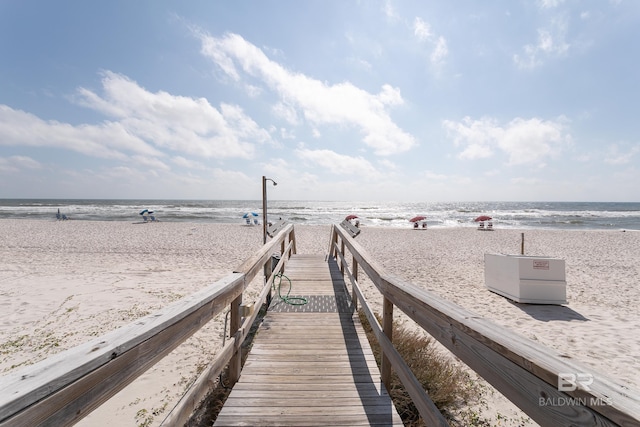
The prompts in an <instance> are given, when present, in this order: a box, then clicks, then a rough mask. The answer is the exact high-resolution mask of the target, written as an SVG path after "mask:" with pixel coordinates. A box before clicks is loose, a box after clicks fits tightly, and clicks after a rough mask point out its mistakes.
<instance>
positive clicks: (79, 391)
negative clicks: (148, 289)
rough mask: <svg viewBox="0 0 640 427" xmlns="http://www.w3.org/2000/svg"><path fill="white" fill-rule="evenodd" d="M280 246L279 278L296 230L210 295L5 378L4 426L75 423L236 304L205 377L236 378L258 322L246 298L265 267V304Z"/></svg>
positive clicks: (193, 401) (181, 415) (0, 412)
mask: <svg viewBox="0 0 640 427" xmlns="http://www.w3.org/2000/svg"><path fill="white" fill-rule="evenodd" d="M279 245H281V247H282V250H283V252H282V256H281V260H280V262H279V263H278V266H277V267H276V269H275V271H276V272H277V271H279V269H281V268H283V266H284V263H285V262H286V261H285V258H288V257H289V256H290V255H291V254H292V253H295V233H294V229H293V225H288V226H286V227H284V228H283V229H282V230H281V231H280V232H279V233H278V234H277V235H276V236H275V237H274V238H273V239H272V240H271V241H269V242H267V244H265V245H264V246H262V248H260V250H259V251H258V252H257V253H256V254H255V255H254V256H252V257H250V258H249V259H248V260H247V261H245V262H243V263H242V264H241V266H240V267H239V268H238V269H236V271H235V272H233V273H231V274H229V275H227V276H226V277H224V278H222V279H220V280H218V281H217V282H215V283H213V284H212V285H210V286H208V287H206V288H205V289H202V290H201V291H199V292H196V293H194V294H192V295H190V296H187V297H185V298H183V299H181V300H179V301H177V302H175V303H173V304H171V305H169V306H167V307H165V308H163V309H161V310H159V311H157V312H155V313H153V314H151V315H148V316H145V317H142V318H140V319H137V320H135V321H134V322H132V323H130V324H128V325H126V326H124V327H122V328H120V329H117V330H115V331H112V332H109V333H107V334H105V335H103V336H101V337H99V338H96V339H94V340H92V341H89V342H87V343H84V344H81V345H79V346H76V347H73V348H71V349H69V350H66V351H63V352H61V353H58V354H56V355H54V356H52V357H50V358H47V359H45V360H43V361H41V362H38V363H36V364H34V365H31V366H28V367H25V368H23V369H21V370H19V371H16V372H11V373H9V374H7V375H6V376H3V377H2V384H1V385H0V426H9V425H11V426H34V425H55V426H65V425H73V424H75V423H76V422H78V421H79V420H80V419H82V418H83V417H85V416H86V415H87V414H89V413H90V412H91V411H93V410H94V409H96V408H97V407H98V406H100V405H101V404H102V403H104V402H105V401H107V400H108V399H109V398H110V397H112V396H113V395H115V394H116V393H117V392H118V391H120V390H122V389H123V388H124V387H125V386H126V385H128V384H129V383H131V382H132V381H133V380H134V379H135V378H137V377H138V376H140V375H141V374H143V373H144V372H145V371H146V370H148V369H149V368H150V367H151V366H153V365H154V364H155V363H157V362H158V361H159V360H160V359H162V358H163V357H164V356H166V355H167V354H168V353H169V352H171V351H172V350H173V349H174V348H176V347H177V346H178V345H180V344H181V343H182V342H184V341H185V340H186V339H187V338H189V337H190V336H191V335H193V334H194V333H195V332H197V331H198V330H199V329H200V328H201V327H202V326H204V325H205V324H206V323H207V322H208V321H209V320H211V319H212V318H213V317H215V316H216V315H218V314H220V313H222V312H223V311H224V309H225V307H227V306H229V305H230V306H231V325H232V326H231V331H230V335H231V339H230V340H229V341H228V343H227V344H226V345H225V346H224V348H223V349H222V351H221V352H220V353H219V354H218V355H217V357H216V359H215V360H214V361H213V362H212V363H211V364H210V365H209V366H208V368H207V369H206V370H205V374H206V375H205V377H206V379H205V380H204V382H205V383H206V382H207V381H208V380H210V379H211V378H215V377H217V376H218V375H219V374H220V372H222V369H224V367H225V366H226V365H227V364H229V366H230V371H231V370H232V367H233V365H234V364H235V365H236V366H238V367H239V362H240V357H241V352H240V351H239V350H240V346H241V344H242V342H243V341H244V339H245V338H246V336H247V335H248V332H249V328H250V326H251V324H252V323H253V321H254V320H255V319H256V316H257V315H258V310H255V311H254V313H253V314H252V315H250V316H248V317H247V318H245V319H244V321H242V319H241V317H240V313H239V309H238V308H239V305H240V303H241V302H242V295H243V292H244V290H245V289H246V288H247V287H248V285H249V283H250V282H251V281H252V280H253V278H254V277H255V276H256V275H257V274H258V272H259V271H260V270H261V269H263V268H264V270H265V273H268V274H267V280H265V286H264V288H263V291H262V293H261V295H260V297H259V298H258V300H257V301H256V302H255V304H256V306H260V305H262V303H263V302H264V300H265V299H266V298H267V295H268V294H269V293H270V288H271V283H272V281H273V273H272V272H271V265H270V264H269V263H270V261H271V258H270V254H271V253H272V252H274V251H275V249H276V248H278V247H279ZM285 245H286V249H285ZM285 251H286V252H285ZM201 378H202V377H201ZM232 380H233V376H232ZM199 381H200V386H199V387H192V388H191V389H190V391H191V394H190V396H188V397H186V398H183V399H182V401H181V404H179V405H178V406H177V407H176V408H175V409H174V411H172V414H170V417H168V418H167V420H165V423H164V425H180V424H184V420H186V417H188V416H189V414H190V413H191V412H192V410H193V409H194V408H195V405H197V403H198V402H199V401H200V399H201V397H202V394H203V392H205V391H206V387H202V383H203V380H199Z"/></svg>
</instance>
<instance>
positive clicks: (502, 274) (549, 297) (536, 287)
mask: <svg viewBox="0 0 640 427" xmlns="http://www.w3.org/2000/svg"><path fill="white" fill-rule="evenodd" d="M484 282H485V286H486V287H487V288H488V289H489V290H490V291H492V292H495V293H497V294H500V295H502V296H505V297H507V298H509V299H511V300H513V301H516V302H521V303H529V304H566V302H567V282H566V280H565V271H564V260H562V259H558V258H549V257H541V256H526V255H500V254H484Z"/></svg>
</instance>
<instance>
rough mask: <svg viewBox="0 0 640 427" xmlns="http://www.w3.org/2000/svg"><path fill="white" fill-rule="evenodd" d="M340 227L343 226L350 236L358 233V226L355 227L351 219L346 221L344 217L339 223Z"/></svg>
mask: <svg viewBox="0 0 640 427" xmlns="http://www.w3.org/2000/svg"><path fill="white" fill-rule="evenodd" d="M340 225H341V226H342V228H344V229H345V230H346V231H347V233H349V234H350V235H351V237H353V238H355V237H356V236H357V235H358V234H360V228H358V227H356V226H355V225H353V224H352V223H351V221H347V220H346V219H345V220H344V221H342V222H341V223H340Z"/></svg>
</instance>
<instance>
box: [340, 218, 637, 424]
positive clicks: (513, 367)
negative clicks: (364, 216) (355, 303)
mask: <svg viewBox="0 0 640 427" xmlns="http://www.w3.org/2000/svg"><path fill="white" fill-rule="evenodd" d="M338 241H340V242H338ZM345 246H346V248H348V250H349V252H350V253H351V255H352V257H353V263H354V264H356V263H357V264H356V265H358V266H359V267H360V268H361V269H362V270H363V271H364V272H365V273H366V274H367V276H368V277H369V278H370V279H371V281H372V282H373V284H374V285H375V286H376V288H377V289H378V291H379V292H380V293H381V294H382V296H383V308H384V310H383V311H384V313H383V325H384V326H383V331H384V335H382V334H381V333H380V332H378V333H376V336H377V337H378V339H379V340H380V343H381V348H382V350H383V366H382V369H381V371H382V377H383V381H384V382H385V384H386V385H387V386H388V383H389V374H388V373H387V372H385V361H386V363H387V364H390V366H392V367H393V368H394V369H395V370H396V372H398V373H399V376H400V373H401V372H404V371H405V370H406V365H405V364H404V363H398V361H397V360H396V357H395V355H394V354H392V352H390V351H389V348H388V345H387V343H386V340H385V339H384V338H382V337H386V338H392V337H391V331H390V325H391V322H392V313H393V306H395V307H398V308H399V309H400V310H402V311H403V312H404V313H405V314H406V315H407V316H409V317H410V318H411V319H413V320H414V321H415V322H416V323H417V324H418V325H419V326H420V327H422V328H423V329H424V330H425V331H427V332H428V333H429V334H430V335H431V336H433V337H434V338H435V339H437V340H438V341H439V342H440V343H442V344H443V345H444V346H445V347H446V348H447V349H448V350H449V351H451V352H452V353H453V354H454V355H456V356H457V357H458V358H459V359H460V360H462V361H463V362H464V363H466V364H467V365H468V366H469V367H470V368H472V369H473V370H474V371H476V372H477V373H478V374H479V375H480V376H482V377H483V378H484V379H485V380H487V381H488V382H489V383H490V384H492V385H493V386H494V387H495V388H496V389H497V390H498V391H500V392H501V393H502V394H503V395H505V396H506V397H507V398H508V399H510V400H511V401H512V402H513V403H515V404H516V405H517V406H518V407H519V408H520V409H522V410H523V411H524V412H525V413H527V414H528V415H529V416H530V417H531V418H532V419H533V420H534V421H536V422H537V423H539V424H540V425H543V426H559V425H584V426H586V425H593V426H614V425H623V426H624V425H638V423H639V422H640V393H638V392H637V391H633V392H632V391H630V390H629V389H628V388H626V387H624V388H623V387H622V386H620V385H619V384H617V383H615V382H614V381H613V380H611V379H609V378H607V377H606V376H604V375H601V374H599V373H597V374H596V373H594V372H593V370H592V369H587V368H585V367H582V366H581V365H579V364H578V363H575V362H571V361H569V360H566V359H565V358H563V357H562V356H561V355H560V354H559V353H558V352H556V351H554V350H552V349H549V348H546V347H544V346H542V345H541V344H539V343H536V342H534V341H532V340H529V339H527V338H524V337H522V336H520V335H518V334H516V333H514V332H512V331H510V330H509V329H507V328H505V327H502V326H499V325H496V324H493V323H491V322H490V321H488V320H486V319H482V318H480V317H478V316H477V315H475V314H474V313H472V312H470V311H467V310H465V309H463V308H462V307H459V306H457V305H455V304H453V303H451V302H448V301H446V300H444V299H442V298H441V297H439V296H438V295H436V294H434V293H432V292H429V291H427V290H424V289H421V288H419V287H417V286H415V285H413V284H412V283H409V282H406V281H404V280H403V279H400V278H398V277H395V276H392V275H389V274H387V272H386V271H385V270H384V269H383V268H382V267H381V266H380V265H378V264H377V263H375V262H374V261H373V260H372V258H371V256H370V255H369V254H368V253H367V252H366V250H365V249H364V248H363V247H362V246H361V245H360V244H358V243H357V242H356V241H355V240H354V239H353V238H351V236H349V235H348V233H346V232H345V231H344V230H342V229H341V227H338V226H333V227H332V230H331V241H330V245H329V247H330V249H329V256H330V257H333V256H335V257H336V259H339V261H340V263H341V270H343V271H344V270H348V265H346V260H345V256H344V255H345V250H344V248H345ZM354 275H355V274H354V273H352V272H351V271H349V272H348V276H349V277H350V278H352V277H353V276H354ZM351 283H352V286H353V284H354V283H356V286H354V287H353V293H354V294H355V295H356V296H357V298H358V300H359V302H360V303H362V304H363V306H364V305H365V304H366V300H365V299H364V296H363V295H362V293H361V291H360V289H359V287H358V286H357V282H354V281H353V280H352V281H351ZM369 310H370V309H369ZM367 317H368V318H370V317H373V316H372V314H367ZM374 319H375V318H374ZM369 320H370V322H371V319H369ZM375 324H376V325H377V321H376V323H375ZM372 325H373V324H372ZM374 329H375V328H374ZM377 329H378V330H379V329H380V326H379V325H377ZM381 338H382V339H381ZM390 342H392V339H390ZM587 372H588V373H589V375H592V377H590V379H592V380H593V382H592V383H590V384H589V385H588V387H585V386H584V385H582V384H580V383H577V384H575V385H576V386H575V387H564V388H563V390H559V389H560V387H559V386H558V384H559V378H560V375H561V374H563V373H573V374H577V375H579V374H581V373H587ZM401 380H402V378H401ZM402 381H403V383H404V380H402ZM404 385H405V387H406V388H407V390H408V391H409V392H410V393H412V388H413V387H412V385H411V384H404ZM567 388H574V390H566V389H567ZM414 391H415V390H414ZM423 393H424V394H425V395H426V392H424V391H423ZM411 397H412V399H414V403H416V402H415V398H414V396H413V394H411ZM427 398H428V397H427ZM421 399H424V396H423V397H422V398H421ZM541 402H542V403H541ZM547 402H552V403H553V402H561V403H562V404H556V405H553V404H547ZM416 406H418V408H419V410H420V414H421V415H422V416H423V417H424V418H425V419H430V417H431V415H430V414H428V413H423V410H426V409H425V407H424V405H422V406H419V405H416ZM421 407H422V408H423V409H420V408H421Z"/></svg>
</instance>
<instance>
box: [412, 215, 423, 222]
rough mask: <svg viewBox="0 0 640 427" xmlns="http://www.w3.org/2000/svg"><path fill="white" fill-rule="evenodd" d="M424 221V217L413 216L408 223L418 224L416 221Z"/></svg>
mask: <svg viewBox="0 0 640 427" xmlns="http://www.w3.org/2000/svg"><path fill="white" fill-rule="evenodd" d="M425 219H427V217H426V216H414V217H413V218H411V219H410V220H409V221H410V222H418V221H424V220H425Z"/></svg>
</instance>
